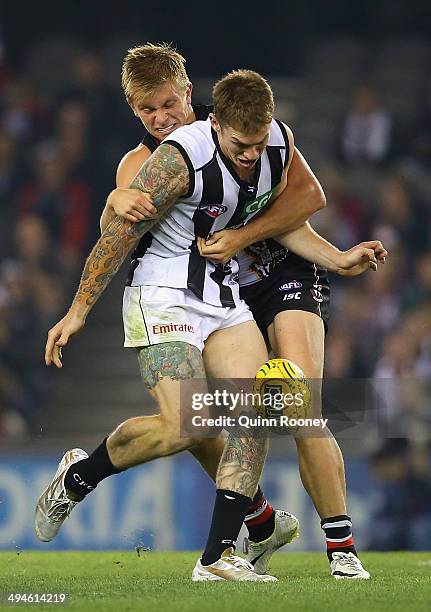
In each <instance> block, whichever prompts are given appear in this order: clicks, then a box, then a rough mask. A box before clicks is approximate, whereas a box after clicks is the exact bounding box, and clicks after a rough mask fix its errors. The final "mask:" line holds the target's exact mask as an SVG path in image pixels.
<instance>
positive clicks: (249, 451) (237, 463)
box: [216, 434, 268, 498]
mask: <svg viewBox="0 0 431 612" xmlns="http://www.w3.org/2000/svg"><path fill="white" fill-rule="evenodd" d="M267 452H268V438H267V437H266V436H265V437H257V438H238V437H235V436H233V435H232V434H230V435H229V438H228V440H227V443H226V446H225V449H224V452H223V455H222V458H221V460H220V465H219V468H218V472H217V481H216V482H217V488H218V489H227V490H230V491H236V492H237V493H240V494H241V495H245V496H247V497H251V498H253V496H254V494H255V492H256V488H257V485H258V483H259V480H260V476H261V473H262V469H263V465H264V463H265V459H266V453H267Z"/></svg>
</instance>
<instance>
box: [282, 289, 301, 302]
mask: <svg viewBox="0 0 431 612" xmlns="http://www.w3.org/2000/svg"><path fill="white" fill-rule="evenodd" d="M301 295H302V291H297V292H296V293H286V294H285V295H283V302H287V301H288V300H300V299H301Z"/></svg>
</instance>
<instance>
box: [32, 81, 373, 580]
mask: <svg viewBox="0 0 431 612" xmlns="http://www.w3.org/2000/svg"><path fill="white" fill-rule="evenodd" d="M217 87H218V89H217ZM250 87H252V88H256V89H255V91H254V95H253V97H255V96H256V95H258V94H262V98H261V100H260V102H261V104H260V105H259V106H258V107H257V108H258V109H259V112H260V113H261V116H260V117H259V115H258V113H256V112H255V113H254V115H252V114H251V113H250V99H249V98H248V96H247V94H248V92H249V89H250ZM238 91H239V92H240V95H239V97H238V99H236V94H237V93H238ZM223 92H225V93H226V92H227V94H226V95H227V97H226V99H224V100H223V96H219V99H220V100H221V101H222V103H221V104H220V105H219V117H220V121H218V120H217V110H216V115H215V117H213V119H212V120H211V124H209V123H208V122H205V123H203V125H198V123H196V124H195V125H194V126H190V127H189V128H183V130H180V131H179V132H178V133H177V134H175V136H172V135H170V137H169V141H168V143H167V144H163V145H162V146H160V147H159V148H158V149H157V150H156V152H155V153H154V155H153V156H152V157H151V158H150V159H149V160H148V161H147V162H146V163H145V164H144V166H143V168H142V169H141V171H140V173H139V175H138V177H137V179H136V181H135V183H134V186H136V187H137V188H140V189H142V190H144V191H148V192H149V193H150V195H151V196H152V198H153V202H154V204H155V206H156V208H157V209H158V212H162V213H165V214H164V216H163V218H162V219H161V221H158V222H157V226H156V223H155V221H154V220H149V221H142V222H140V223H139V224H135V225H131V224H130V223H129V222H127V221H124V220H119V219H114V221H112V222H111V223H110V224H109V226H108V228H107V229H106V230H105V231H104V233H103V235H102V238H101V239H100V240H99V242H98V244H97V245H96V247H95V249H94V250H93V252H92V254H91V255H90V257H89V260H88V261H87V265H86V268H85V270H84V274H83V277H82V280H81V284H80V287H79V289H78V292H77V294H76V296H75V300H74V303H73V304H72V307H71V309H70V311H69V313H68V314H67V315H66V317H65V318H64V319H63V320H62V321H61V322H60V323H58V324H57V325H56V326H55V327H54V328H53V330H51V332H50V334H49V339H48V343H47V353H46V359H47V363H50V362H51V360H54V362H55V363H56V365H58V366H60V365H61V362H60V360H59V354H58V351H59V347H60V346H62V345H64V344H66V343H67V340H68V338H69V336H70V335H71V334H72V333H75V332H76V331H78V330H79V329H80V327H82V325H83V324H84V322H85V318H86V316H87V314H88V312H89V310H90V309H91V307H92V305H93V304H94V302H95V301H96V300H97V298H98V297H99V295H100V293H101V292H102V290H103V288H104V287H105V286H106V284H107V283H108V282H109V280H110V278H111V277H112V275H113V274H114V273H115V272H116V270H117V269H118V266H119V265H120V263H121V261H122V260H123V259H124V257H125V256H126V254H127V252H128V251H129V250H130V248H131V247H132V246H133V244H134V243H135V242H136V240H137V239H138V238H139V236H140V235H143V234H144V233H145V232H148V231H149V230H151V237H150V239H149V240H147V243H146V245H144V247H143V250H142V249H141V251H140V252H139V253H138V254H137V257H136V258H135V260H136V262H137V265H136V266H135V268H134V271H133V272H134V273H133V278H132V279H131V286H130V287H129V288H128V291H127V293H128V295H126V300H125V303H126V307H125V327H126V342H127V343H128V345H130V346H137V347H139V357H140V363H141V369H142V372H143V376H144V379H145V381H146V383H147V385H148V387H150V388H151V389H152V392H153V394H154V396H155V397H156V398H157V400H158V402H159V405H160V408H161V413H164V415H165V418H164V420H163V422H164V423H165V425H166V428H165V430H164V431H160V430H159V433H160V434H163V436H166V435H167V436H168V438H169V441H170V443H171V446H170V448H169V451H168V452H166V453H165V454H171V453H173V452H178V451H179V450H182V449H184V448H188V447H189V446H191V445H193V444H194V443H196V441H194V440H188V439H186V440H184V439H181V437H180V436H179V431H178V429H179V428H178V397H179V379H184V378H186V379H190V378H195V377H197V378H199V377H203V375H204V370H203V362H202V358H201V357H200V354H201V353H200V351H201V350H202V348H203V345H205V350H204V353H205V352H207V354H208V355H210V358H209V359H207V360H206V361H205V368H206V371H207V373H209V374H210V375H213V376H215V377H222V376H226V375H227V373H228V372H230V371H231V370H232V366H233V364H234V363H235V364H236V366H237V364H238V358H239V357H241V359H240V363H241V366H242V367H243V371H242V372H239V373H238V376H245V377H252V376H253V375H254V373H255V371H256V368H257V366H258V364H259V363H261V362H262V360H263V358H264V346H263V343H262V338H261V337H260V336H258V335H256V331H255V330H256V327H255V326H254V324H253V322H252V321H251V320H250V314H249V312H248V310H247V309H246V308H245V306H244V304H243V303H242V302H241V301H240V300H238V293H237V287H235V276H236V273H237V270H236V269H235V263H234V262H232V263H231V265H229V266H227V267H226V266H224V267H222V268H220V267H219V266H217V265H214V264H212V263H211V262H207V263H206V264H205V262H204V261H203V260H202V259H201V258H200V256H199V254H198V250H197V245H196V238H197V236H199V235H201V236H202V237H205V236H206V235H208V233H210V231H211V230H217V229H221V228H223V227H227V226H228V225H229V224H231V225H234V223H233V220H237V218H240V219H241V222H242V223H245V222H247V221H248V220H249V219H250V218H251V217H252V216H253V215H254V214H255V213H256V212H257V209H256V207H257V206H258V205H259V203H261V202H262V206H263V205H264V204H266V203H267V202H268V201H269V199H270V197H271V195H274V196H275V195H277V191H281V190H282V189H283V187H284V186H285V182H286V177H287V170H288V167H289V163H290V161H291V157H292V154H293V151H292V150H291V147H290V143H289V138H288V137H286V134H288V132H287V131H286V130H285V128H284V129H283V127H282V126H281V125H280V124H278V123H277V122H275V121H274V120H270V119H271V117H272V95H271V94H270V90H269V88H268V86H267V84H266V82H265V81H264V80H263V79H262V78H261V77H259V75H256V74H255V73H250V72H246V71H243V72H237V73H234V74H232V75H228V77H226V78H225V79H223V80H222V81H221V82H220V83H219V84H218V86H216V89H215V102H216V109H217V99H218V98H217V93H219V94H220V93H221V94H223ZM265 96H266V98H265ZM265 101H266V104H265V103H264V102H265ZM235 107H237V109H238V110H239V111H240V112H238V113H237V115H236V117H235V119H234V120H233V119H230V120H229V121H234V123H233V124H232V125H229V123H226V122H224V121H223V117H224V113H226V114H227V115H229V114H232V113H231V111H232V109H234V108H235ZM247 109H249V110H248V112H247ZM160 129H169V125H166V126H160ZM238 143H240V145H241V148H243V147H244V149H245V150H244V151H238ZM270 147H273V148H275V149H278V151H279V153H280V156H281V161H282V164H281V167H280V164H279V163H278V161H279V160H278V159H277V160H276V161H274V159H275V158H274V159H273V160H271V159H270V155H269V153H268V151H269V149H270ZM261 158H262V159H261ZM214 160H215V161H214ZM259 160H261V161H262V170H261V171H260V172H259V175H257V173H256V169H257V167H258V165H259ZM202 162H204V163H203V164H202ZM264 165H265V166H266V167H265V168H264ZM204 168H205V169H206V172H204V171H203V169H204ZM232 172H234V173H235V175H236V176H233V175H232ZM277 172H278V173H279V174H278V176H277ZM220 173H221V176H219V178H220V179H221V181H222V183H223V198H222V204H220V207H221V208H220V210H221V209H223V210H221V212H220V213H219V214H218V215H217V216H216V217H214V216H211V215H209V216H210V218H211V219H212V221H211V222H210V223H209V224H208V220H207V219H206V218H205V216H208V214H207V212H208V206H209V205H210V203H211V201H212V199H211V197H209V195H212V196H213V195H214V193H216V191H215V190H217V189H219V187H220V185H218V186H217V181H214V176H215V175H216V174H219V175H220ZM229 175H232V176H233V178H234V179H235V183H236V184H233V183H232V180H231V178H230V177H229ZM204 176H205V178H204ZM274 177H275V182H274ZM273 182H274V185H275V186H273ZM242 183H244V185H242ZM243 187H245V197H244V194H243V193H242V192H241V189H242V188H243ZM211 190H212V191H211ZM248 191H249V192H250V193H248V198H247V192H248ZM240 195H241V197H240ZM225 196H226V199H225ZM174 204H175V205H174ZM225 209H226V210H225ZM192 211H194V213H196V214H194V213H193V214H192ZM211 212H212V211H211ZM225 213H226V216H225V217H224V218H221V217H222V215H224V214H225ZM204 226H205V227H204ZM173 228H175V229H177V230H178V228H179V230H180V231H178V233H176V232H175V229H173ZM203 229H204V230H209V231H201V230H203ZM361 255H362V253H361ZM366 255H367V256H371V257H373V258H374V253H373V252H372V251H371V250H369V251H367V253H366ZM357 262H359V265H362V263H361V256H359V257H358V258H357ZM160 278H162V279H163V281H162V282H160V280H158V279H160ZM227 279H228V280H229V282H226V283H225V282H224V281H225V280H227ZM157 283H159V284H157ZM137 290H138V291H137ZM178 306H180V310H181V317H184V316H185V318H186V319H187V321H188V323H187V324H186V325H181V326H180V327H181V332H182V333H181V334H180V335H179V336H178V334H177V335H176V336H175V334H176V332H177V331H178V330H177V329H176V328H177V327H178V326H175V325H174V326H172V327H173V328H174V330H173V331H172V333H174V335H173V336H172V335H171V336H170V337H168V338H166V337H164V338H160V337H159V338H156V337H155V336H156V334H157V332H156V331H155V330H156V328H157V323H153V321H155V320H156V319H157V318H161V316H162V314H161V313H162V312H163V315H166V313H167V312H168V313H170V316H172V317H173V318H174V320H175V317H177V316H178V312H177V310H178ZM214 307H215V308H216V309H219V308H221V309H222V310H214ZM158 309H159V310H158ZM133 311H134V312H135V314H136V312H138V311H141V313H142V319H143V321H144V323H145V325H144V327H145V330H144V329H143V326H142V321H141V326H140V328H141V331H140V333H141V337H140V338H137V337H136V335H135V332H136V326H135V327H133V325H132V326H131V327H130V325H129V324H128V321H130V320H133V318H134V316H135V314H133ZM157 312H159V313H160V314H154V313H157ZM197 312H198V313H199V316H198V317H196V316H194V315H196V313H197ZM202 322H203V323H204V324H202ZM209 322H211V323H209ZM183 332H187V334H188V335H187V336H186V337H184V333H183ZM169 333H171V332H169ZM177 338H178V339H177ZM251 347H253V351H250V348H251ZM259 347H261V348H259ZM196 349H197V351H196ZM226 349H228V353H229V357H228V358H226ZM211 355H212V358H211ZM221 355H223V357H224V359H223V363H222V362H221V361H220V356H221ZM216 356H218V358H217V359H216ZM231 359H232V361H231ZM226 366H227V367H226ZM236 369H237V370H238V367H237V368H236ZM167 416H168V417H169V420H168V419H166V417H167ZM148 429H150V434H151V435H148ZM154 433H155V432H154V430H153V431H151V428H148V427H147V426H146V423H145V418H144V417H141V418H138V419H134V420H130V421H127V422H125V423H123V424H122V425H121V426H120V427H119V428H118V429H117V430H116V431H115V432H114V433H113V434H112V435H111V436H110V437H109V438H108V441H107V443H106V442H104V443H103V444H102V445H101V447H99V449H96V451H95V453H93V454H92V456H91V457H90V458H89V459H82V458H80V457H71V458H69V461H70V462H73V461H75V460H76V459H80V460H79V461H76V463H73V464H72V468H73V469H71V470H66V469H63V472H61V470H60V472H61V473H60V475H59V477H58V478H57V479H59V480H60V481H61V483H60V484H61V487H62V493H63V494H64V497H63V499H60V498H57V500H56V502H55V503H57V506H58V504H60V503H61V502H63V504H69V505H70V504H73V501H71V500H70V497H68V496H67V494H66V491H65V490H64V485H66V488H67V489H68V490H69V491H72V492H73V491H74V490H75V491H76V490H77V489H78V490H79V492H80V493H86V492H88V490H91V489H92V488H94V486H95V485H96V484H97V482H99V481H100V480H101V479H102V478H103V477H105V476H106V475H109V474H105V475H102V478H98V477H96V478H94V469H93V468H94V467H95V465H96V464H97V465H98V469H99V468H100V466H101V465H102V466H103V468H104V469H105V471H106V468H107V467H108V468H109V470H111V473H114V472H115V471H121V470H122V469H124V468H127V467H130V466H132V465H135V464H137V463H141V462H143V461H145V460H148V458H153V457H155V456H160V454H158V453H157V450H156V452H155V453H154V452H153V453H152V452H151V451H153V450H154V446H156V447H157V445H158V444H159V438H160V435H159V436H157V435H156V436H154ZM170 434H171V435H170ZM175 434H176V437H175ZM165 448H166V446H165ZM103 450H104V452H103ZM151 454H152V456H151ZM264 455H265V443H264V442H261V441H256V440H250V439H236V438H234V437H232V436H230V437H229V440H228V443H227V446H226V449H225V452H224V455H223V457H222V461H221V463H220V466H219V469H218V474H217V485H218V493H217V501H216V507H215V512H214V516H213V524H212V529H211V533H210V537H209V541H208V544H207V548H206V550H205V553H204V556H203V558H202V563H201V562H198V564H197V567H196V568H195V572H194V577H195V579H200V580H203V579H204V580H207V579H220V578H221V579H236V578H235V575H236V576H237V579H247V580H249V579H252V580H256V579H259V578H258V575H257V574H255V572H253V571H252V569H251V567H247V565H246V564H244V563H243V564H242V565H241V561H240V560H239V559H238V558H237V557H234V556H233V552H232V551H231V549H230V547H228V553H227V554H224V558H223V559H222V560H220V555H221V554H222V553H223V550H222V547H223V545H224V544H226V543H227V542H233V540H234V539H235V538H236V534H237V531H238V529H239V526H240V524H241V522H242V520H243V518H244V516H243V515H244V513H245V511H246V508H247V505H248V504H249V502H250V498H251V497H252V495H253V494H254V491H255V489H256V486H257V480H258V478H259V475H260V470H261V467H262V464H263V459H264ZM64 467H66V466H64ZM109 470H108V471H109ZM96 471H97V470H96ZM102 471H103V470H102ZM88 475H90V476H92V477H93V479H92V480H91V479H90V478H89V477H88ZM64 476H65V478H64ZM68 477H69V478H68ZM52 487H54V489H55V488H56V484H55V479H54V481H53V484H52V485H51V489H50V490H49V491H48V492H47V493H46V495H45V498H47V499H48V498H49V495H52V494H53V491H52ZM61 487H60V488H61ZM225 500H229V501H225ZM51 501H52V498H51ZM226 504H227V505H226ZM50 509H51V510H52V507H50V508H48V509H46V508H42V510H46V511H47V512H46V513H45V514H44V516H39V519H40V520H39V529H40V528H41V525H42V524H43V526H44V527H46V524H47V522H46V521H45V523H43V519H44V518H45V519H46V518H47V517H48V516H49V510H50ZM39 510H40V508H39ZM227 517H228V518H227ZM238 521H239V522H238ZM213 559H215V560H213ZM227 559H229V561H227ZM211 561H212V562H211ZM239 573H240V574H241V577H240V576H239ZM264 579H269V578H267V577H266V578H264Z"/></svg>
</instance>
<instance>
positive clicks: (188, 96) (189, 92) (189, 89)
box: [186, 83, 193, 104]
mask: <svg viewBox="0 0 431 612" xmlns="http://www.w3.org/2000/svg"><path fill="white" fill-rule="evenodd" d="M192 91H193V83H189V84H188V85H187V89H186V102H187V104H191V103H192Z"/></svg>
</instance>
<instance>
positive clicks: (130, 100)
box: [127, 97, 139, 117]
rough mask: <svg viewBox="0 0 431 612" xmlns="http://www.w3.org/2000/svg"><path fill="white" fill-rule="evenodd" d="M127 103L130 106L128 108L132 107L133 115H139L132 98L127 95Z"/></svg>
mask: <svg viewBox="0 0 431 612" xmlns="http://www.w3.org/2000/svg"><path fill="white" fill-rule="evenodd" d="M127 104H128V105H129V106H130V108H131V109H132V112H133V114H134V115H135V117H139V115H138V113H137V111H136V109H135V105H134V104H133V99H132V98H130V97H127Z"/></svg>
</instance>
